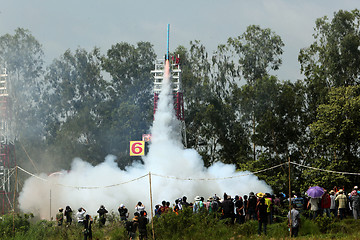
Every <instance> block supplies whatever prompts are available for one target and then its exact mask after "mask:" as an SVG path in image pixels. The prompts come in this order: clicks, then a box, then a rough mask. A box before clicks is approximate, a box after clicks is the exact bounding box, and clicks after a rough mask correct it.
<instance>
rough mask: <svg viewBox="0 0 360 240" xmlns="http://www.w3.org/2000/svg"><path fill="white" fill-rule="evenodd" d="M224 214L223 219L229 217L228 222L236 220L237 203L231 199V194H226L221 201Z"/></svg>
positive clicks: (232, 222) (231, 222)
mask: <svg viewBox="0 0 360 240" xmlns="http://www.w3.org/2000/svg"><path fill="white" fill-rule="evenodd" d="M221 208H222V215H221V219H228V220H227V221H226V223H230V224H234V220H235V212H234V211H235V205H234V202H233V201H232V200H231V196H230V195H227V194H226V193H225V194H224V201H223V202H222V203H221Z"/></svg>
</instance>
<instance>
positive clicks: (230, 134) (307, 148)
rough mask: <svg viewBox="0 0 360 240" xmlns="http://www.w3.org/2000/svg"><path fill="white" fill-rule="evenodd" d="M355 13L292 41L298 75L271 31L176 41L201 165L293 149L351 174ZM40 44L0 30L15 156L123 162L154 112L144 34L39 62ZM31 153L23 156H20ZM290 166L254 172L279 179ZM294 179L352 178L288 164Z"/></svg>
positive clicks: (266, 157)
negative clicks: (304, 40) (304, 41)
mask: <svg viewBox="0 0 360 240" xmlns="http://www.w3.org/2000/svg"><path fill="white" fill-rule="evenodd" d="M359 24H360V12H359V10H357V9H355V10H352V11H344V10H339V11H338V12H335V13H334V16H333V17H332V18H331V19H329V18H328V17H326V16H324V17H321V18H319V19H317V20H316V22H315V27H314V34H313V36H314V40H313V43H312V44H311V45H310V46H304V48H302V49H299V55H298V60H299V62H300V66H301V69H300V70H301V73H302V74H303V75H304V79H301V80H299V79H290V80H281V79H278V77H276V76H274V75H272V74H270V73H272V72H275V71H276V70H277V69H279V68H280V66H281V64H282V59H281V55H282V53H283V47H284V43H283V41H282V40H281V37H280V36H279V35H277V34H276V33H275V32H273V31H272V30H271V29H268V28H266V29H264V28H261V27H260V26H257V25H251V26H249V27H248V28H247V29H246V31H245V32H244V33H242V34H240V35H239V36H237V37H230V38H229V39H228V41H227V42H226V43H223V44H219V45H218V47H217V49H216V50H215V51H214V52H212V53H209V52H208V51H207V50H206V47H205V46H204V45H203V44H202V43H201V41H199V40H194V41H190V47H189V48H186V47H184V46H178V47H177V48H176V49H175V51H174V52H173V54H177V55H179V56H180V59H181V67H182V88H183V94H184V105H185V124H186V136H187V144H188V147H189V148H194V149H196V150H197V151H198V152H199V153H200V154H201V156H202V158H203V161H204V165H205V166H210V165H211V164H212V163H214V162H216V161H221V162H224V163H231V164H235V165H236V166H237V168H238V169H239V170H250V171H256V170H259V169H264V168H267V167H271V166H274V165H276V164H279V163H283V162H285V161H287V160H288V158H290V159H291V161H293V162H297V163H301V164H303V165H307V166H311V167H318V168H322V169H327V170H335V171H346V172H349V171H350V172H360V164H359V160H360V159H359V158H360V154H359V150H360V147H359V142H360V88H359V82H360V31H359ZM43 57H44V52H43V49H42V45H41V44H40V43H39V42H38V41H37V39H36V38H35V37H34V36H33V35H32V34H31V32H30V31H29V30H27V29H22V28H18V29H16V30H15V33H14V34H13V35H11V34H5V35H3V36H0V65H1V66H2V67H4V66H5V67H6V68H7V71H8V73H9V76H10V79H9V85H8V88H9V91H10V98H9V99H10V100H11V108H12V115H13V116H12V118H13V120H12V125H13V128H12V129H13V132H14V135H15V146H16V154H17V162H18V164H19V165H22V166H24V167H27V168H28V169H30V170H31V171H32V170H34V171H38V172H41V171H47V172H49V171H55V170H59V169H69V167H70V163H71V161H72V159H73V158H74V157H80V158H82V159H84V160H86V161H88V162H90V163H92V164H97V163H100V162H102V161H103V160H104V158H105V156H106V155H108V154H113V155H115V156H117V163H118V165H119V167H121V168H124V167H126V166H128V165H129V164H131V163H132V161H134V160H141V159H136V158H134V157H130V156H129V141H130V140H139V139H141V136H142V134H143V133H147V132H148V131H149V128H150V126H151V124H152V120H153V116H152V114H153V102H152V101H153V92H152V87H153V77H152V75H151V73H150V71H151V70H152V69H153V68H154V61H155V59H156V54H155V52H154V49H153V45H152V44H151V43H150V42H138V43H137V44H135V45H132V44H129V43H126V42H120V43H116V44H114V45H112V46H111V48H110V49H108V50H107V51H106V53H105V54H102V53H101V52H100V49H99V48H96V47H94V49H93V50H91V51H86V50H85V49H82V48H78V49H76V50H75V51H70V50H67V51H65V53H64V54H62V55H61V56H60V57H59V58H57V59H54V60H53V61H52V63H51V64H49V65H48V66H44V60H43ZM30 158H31V159H32V160H33V161H29V159H30ZM287 173H288V169H287V168H286V167H284V168H282V169H281V170H279V169H275V170H271V171H268V172H265V173H262V174H259V175H258V176H259V177H260V178H261V179H264V180H265V181H266V182H267V183H268V184H270V185H271V186H272V187H273V189H274V190H275V191H276V190H280V189H284V188H286V187H287V184H288V180H287ZM292 179H293V184H294V186H295V188H298V189H299V190H300V189H301V188H302V189H301V190H304V189H305V188H307V187H308V186H309V185H314V184H318V185H321V186H324V187H328V188H329V187H333V186H335V185H337V186H339V185H341V186H342V185H344V186H348V187H350V186H353V184H355V183H358V182H359V179H360V178H359V177H358V176H356V175H342V174H329V173H325V172H318V171H315V170H311V169H306V168H299V167H296V168H295V167H293V171H292Z"/></svg>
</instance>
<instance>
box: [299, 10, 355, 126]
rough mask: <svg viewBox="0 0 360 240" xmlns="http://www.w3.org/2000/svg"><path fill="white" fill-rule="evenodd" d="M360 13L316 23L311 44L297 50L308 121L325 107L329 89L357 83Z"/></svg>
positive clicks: (336, 14) (349, 12)
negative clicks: (321, 106) (323, 105)
mask: <svg viewBox="0 0 360 240" xmlns="http://www.w3.org/2000/svg"><path fill="white" fill-rule="evenodd" d="M359 27H360V12H359V10H357V9H355V10H353V11H344V10H340V11H338V12H335V13H334V17H333V18H332V19H331V20H329V18H328V17H327V16H324V17H322V18H318V19H317V20H316V22H315V28H314V30H315V33H314V34H313V36H314V40H315V41H314V42H313V43H312V44H311V45H310V46H309V47H307V48H303V49H301V50H300V54H299V62H300V65H301V72H302V73H303V74H304V75H305V81H306V83H307V92H308V94H307V96H308V105H309V113H311V116H310V117H309V120H310V121H314V120H315V116H316V109H317V107H318V106H319V105H320V104H323V103H325V101H326V98H327V93H328V91H329V89H330V88H331V87H340V86H353V85H357V84H359V79H360V68H359V65H360V47H359V46H360V32H359Z"/></svg>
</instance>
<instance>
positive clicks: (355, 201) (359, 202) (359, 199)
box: [350, 190, 360, 219]
mask: <svg viewBox="0 0 360 240" xmlns="http://www.w3.org/2000/svg"><path fill="white" fill-rule="evenodd" d="M350 201H351V207H352V211H353V217H354V219H358V217H359V214H360V211H359V210H360V196H359V194H358V192H357V191H356V190H354V191H353V194H352V195H351V197H350Z"/></svg>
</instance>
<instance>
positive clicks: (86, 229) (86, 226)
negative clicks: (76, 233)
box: [83, 214, 93, 240]
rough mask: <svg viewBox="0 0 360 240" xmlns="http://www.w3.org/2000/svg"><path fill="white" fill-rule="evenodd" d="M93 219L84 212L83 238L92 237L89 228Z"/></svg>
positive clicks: (85, 239)
mask: <svg viewBox="0 0 360 240" xmlns="http://www.w3.org/2000/svg"><path fill="white" fill-rule="evenodd" d="M92 222H93V220H92V218H91V216H90V215H89V214H86V216H85V218H84V221H83V223H84V231H83V232H84V240H87V239H89V240H91V239H92V230H91V224H92Z"/></svg>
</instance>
